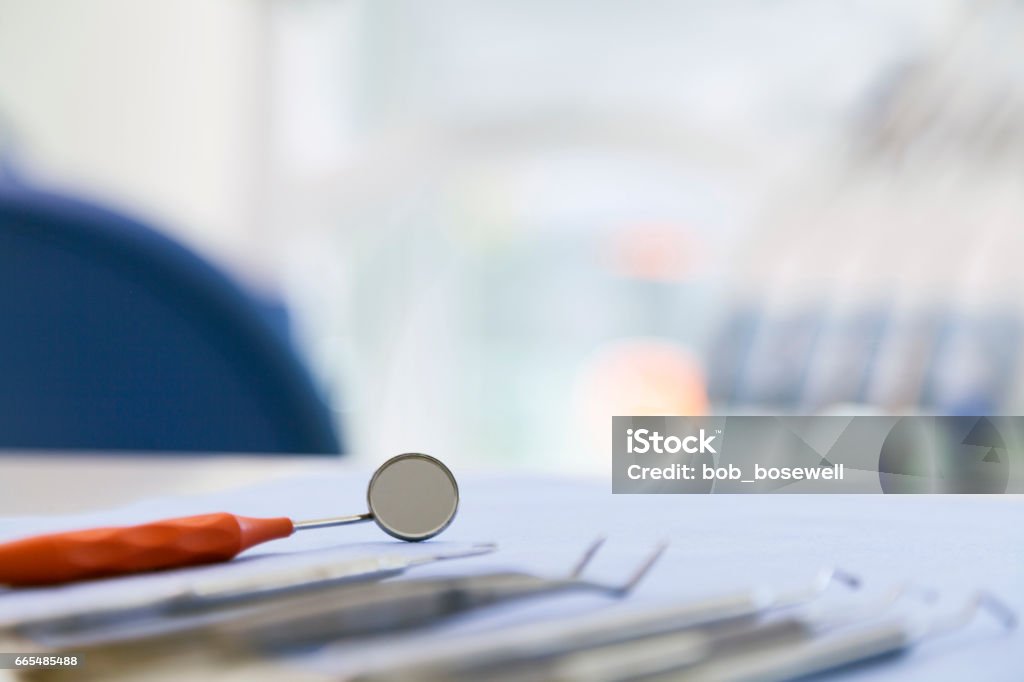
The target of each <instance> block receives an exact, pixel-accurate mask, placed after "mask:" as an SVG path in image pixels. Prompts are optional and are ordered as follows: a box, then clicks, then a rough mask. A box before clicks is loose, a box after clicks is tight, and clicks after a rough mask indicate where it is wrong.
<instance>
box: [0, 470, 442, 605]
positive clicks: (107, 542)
mask: <svg viewBox="0 0 1024 682" xmlns="http://www.w3.org/2000/svg"><path fill="white" fill-rule="evenodd" d="M366 504H367V506H368V507H369V511H368V512H366V513H363V514H356V515H352V516H339V517H335V518H329V519H317V520H311V521H292V520H291V519H289V518H286V517H276V518H262V519H258V518H250V517H243V516H236V515H234V514H227V513H223V512H221V513H216V514H205V515H201V516H190V517H184V518H180V519H167V520H163V521H153V522H150V523H147V524H142V525H138V526H126V527H118V528H94V529H91V530H80V531H70V532H65V533H51V534H48V535H39V536H35V537H30V538H25V539H22V540H14V541H12V542H8V543H6V544H3V545H0V583H2V584H6V585H11V586H30V585H52V584H56V583H64V582H70V581H74V580H84V579H89V578H100V577H107V576H115V575H124V574H128V573H136V572H140V571H154V570H160V569H167V568H179V567H182V566H192V565H197V564H208V563H214V562H219V561H227V560H229V559H232V558H234V557H235V556H236V555H238V554H239V553H241V552H243V551H245V550H247V549H249V548H251V547H254V546H255V545H258V544H261V543H264V542H268V541H270V540H276V539H279V538H285V537H288V536H290V535H291V534H292V533H294V532H296V531H300V530H311V529H318V528H329V527H332V526H344V525H348V524H353V523H362V522H366V521H374V522H375V523H376V524H377V525H378V526H379V527H380V528H381V530H383V531H384V532H385V533H387V534H388V535H391V536H392V537H395V538H398V539H399V540H406V541H408V542H419V541H421V540H426V539H428V538H432V537H434V536H435V535H437V534H438V533H440V532H442V531H443V530H444V529H445V528H447V527H448V525H449V524H450V523H451V522H452V519H454V518H455V513H456V511H457V510H458V506H459V488H458V484H457V483H456V482H455V476H454V475H452V472H451V471H449V470H448V467H446V466H445V465H444V464H442V463H441V462H440V461H438V460H437V459H434V458H433V457H430V456H429V455H424V454H420V453H406V454H403V455H397V456H395V457H392V458H391V459H389V460H388V461H386V462H384V464H382V465H380V467H379V468H378V469H377V471H376V472H375V473H374V474H373V477H372V478H371V479H370V483H369V485H368V486H367V491H366Z"/></svg>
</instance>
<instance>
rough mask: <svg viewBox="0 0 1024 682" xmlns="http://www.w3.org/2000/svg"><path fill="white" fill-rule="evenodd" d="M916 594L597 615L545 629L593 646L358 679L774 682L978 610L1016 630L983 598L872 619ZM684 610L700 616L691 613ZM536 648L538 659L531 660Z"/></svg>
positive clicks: (930, 632) (437, 663) (509, 652)
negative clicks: (663, 615) (813, 607)
mask: <svg viewBox="0 0 1024 682" xmlns="http://www.w3.org/2000/svg"><path fill="white" fill-rule="evenodd" d="M914 592H915V590H914V589H912V588H909V587H907V586H903V587H900V588H897V589H894V590H891V591H889V592H888V593H887V594H885V595H883V596H882V597H881V598H880V599H877V600H875V601H873V602H872V601H868V602H866V603H863V602H862V603H856V604H853V605H844V606H841V607H836V606H829V607H827V608H822V609H819V610H818V611H817V612H814V611H808V612H799V611H792V610H790V612H789V613H788V614H787V615H782V616H781V617H769V616H770V613H769V612H770V611H773V610H774V608H763V609H758V611H757V612H756V614H751V615H750V616H741V617H736V616H731V615H728V614H727V613H726V612H722V613H719V614H717V615H714V613H713V612H710V613H706V614H703V615H701V616H698V617H697V618H694V619H692V620H689V621H687V620H686V619H681V620H676V621H675V622H672V619H668V620H666V621H663V622H662V625H663V626H665V627H662V628H648V629H647V630H644V629H643V628H641V629H640V630H639V631H638V630H635V629H631V627H630V625H631V621H632V623H633V624H635V623H641V622H642V621H641V618H642V615H643V614H633V616H632V618H630V616H629V615H626V616H622V615H611V616H603V617H597V618H592V619H590V622H589V623H577V624H576V625H575V626H573V625H572V624H565V623H563V624H560V625H561V627H560V628H559V629H556V628H553V627H549V628H547V631H548V633H547V634H549V635H551V636H553V637H554V638H556V639H560V640H561V641H562V642H563V643H568V642H570V641H572V640H573V638H574V637H578V636H579V635H580V634H583V633H586V634H588V635H590V636H591V637H592V636H593V634H594V633H598V632H603V635H604V641H599V639H594V638H592V639H591V640H590V644H591V646H587V645H585V644H584V645H577V646H565V647H564V648H559V647H558V646H557V645H554V646H553V645H551V644H550V642H544V641H543V640H541V639H539V638H536V637H535V636H531V635H530V634H529V633H528V632H526V631H525V630H524V631H523V632H521V633H515V632H513V633H505V636H504V637H502V636H497V637H492V639H493V640H494V641H492V642H491V643H490V644H489V645H488V647H487V648H486V649H484V648H483V647H481V649H480V650H473V649H472V647H470V650H469V651H468V652H466V651H462V652H459V649H458V647H457V646H456V647H453V648H452V649H451V650H450V651H448V652H446V653H444V654H443V655H442V656H437V657H434V658H433V659H431V658H430V657H424V658H423V659H421V660H419V661H417V662H416V663H415V664H404V665H402V666H397V667H391V668H385V669H382V670H378V671H373V672H367V673H366V674H365V675H362V676H359V678H358V679H359V680H360V681H361V682H390V681H393V680H402V679H419V680H474V679H488V680H495V681H501V682H527V681H533V680H547V681H552V682H554V681H558V682H569V681H579V682H584V681H586V682H626V681H627V680H639V679H643V680H693V681H694V682H712V681H714V682H755V681H757V682H781V681H782V680H788V679H793V678H797V677H803V676H805V675H809V674H812V673H818V672H825V671H828V670H832V669H834V668H838V667H841V666H844V665H848V664H851V663H854V662H858V661H865V660H870V659H874V658H877V657H881V656H883V655H884V654H887V653H894V652H896V651H900V650H903V649H907V648H910V647H912V646H915V645H916V644H918V643H919V642H921V641H923V640H925V639H927V638H930V637H933V636H938V635H941V634H944V633H947V632H951V631H953V630H955V629H957V628H959V627H963V626H964V625H966V623H967V622H969V620H970V619H971V618H972V617H973V615H974V613H975V612H976V611H977V610H978V609H979V608H986V609H987V610H989V611H991V612H992V613H993V614H994V615H995V616H996V617H997V618H998V619H999V621H1000V622H1001V623H1002V624H1003V626H1004V627H1006V628H1007V629H1012V628H1013V627H1014V625H1015V616H1014V614H1013V613H1012V612H1011V611H1010V610H1009V608H1008V607H1006V606H1005V605H1004V604H1002V603H1001V602H1000V601H999V600H998V599H996V598H995V597H993V596H992V595H989V594H985V593H980V594H978V595H976V596H975V597H974V598H973V599H972V600H971V601H970V603H969V604H968V605H967V606H966V607H965V608H963V609H961V610H959V611H957V612H956V613H954V614H951V615H943V616H921V615H914V614H909V615H906V616H902V617H898V618H891V619H887V620H884V621H878V618H879V617H880V616H882V615H884V612H885V611H886V610H888V609H890V608H892V607H893V606H894V605H895V604H896V602H897V601H898V600H899V598H900V597H902V596H905V595H908V594H912V593H914ZM921 594H922V596H925V597H927V598H928V600H929V601H930V600H931V598H932V597H933V596H934V595H933V594H932V593H931V592H930V591H924V592H923V593H921ZM813 596H816V595H815V593H814V592H808V593H807V594H806V595H805V601H810V599H812V598H813ZM796 605H798V604H796V603H794V604H792V606H796ZM685 609H686V607H685V606H684V607H682V608H681V609H679V611H678V613H679V614H680V615H681V614H683V613H685V612H686V610H685ZM692 613H693V615H697V614H699V613H700V611H699V609H696V608H694V610H693V612H692ZM762 617H763V618H762ZM655 623H658V621H657V620H656V619H652V620H651V621H649V622H648V625H651V624H655ZM531 640H532V641H531ZM545 647H546V650H545ZM538 649H539V650H540V651H541V652H543V653H541V654H540V655H538V653H537V650H538ZM485 652H486V653H485Z"/></svg>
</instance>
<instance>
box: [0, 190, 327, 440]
mask: <svg viewBox="0 0 1024 682" xmlns="http://www.w3.org/2000/svg"><path fill="white" fill-rule="evenodd" d="M0 447H10V448H47V449H98V450H139V451H146V450H162V451H178V452H198V451H203V452H242V451H244V452H267V453H270V452H290V453H338V452H340V450H341V448H340V445H339V440H338V437H337V436H336V434H335V432H334V429H333V426H332V419H331V415H330V412H329V410H328V409H327V407H326V405H325V404H324V403H323V402H322V401H321V399H320V398H319V397H318V395H317V393H316V391H315V390H314V387H313V384H312V382H311V381H310V378H309V376H308V374H307V373H306V371H305V369H304V368H303V366H302V364H301V363H300V362H299V361H298V359H297V357H296V356H295V354H294V353H293V351H292V349H291V348H290V346H289V344H288V342H287V340H286V338H284V335H283V334H282V333H281V332H280V331H275V330H274V328H273V326H272V325H271V324H270V322H269V318H268V317H267V316H265V315H263V314H262V313H261V311H260V309H259V306H258V305H257V304H256V302H255V301H254V300H253V299H252V298H250V297H249V296H247V295H246V294H245V293H244V292H243V291H242V290H241V289H239V288H238V287H237V286H236V285H234V284H233V283H232V282H230V281H229V280H228V279H227V278H226V277H225V276H224V275H222V274H221V273H220V272H218V271H217V270H215V269H214V268H213V267H211V266H210V265H209V264H207V263H206V262H205V261H203V260H201V259H200V258H199V257H197V256H196V255H195V254H193V253H192V252H190V251H188V250H186V249H185V248H183V247H182V246H180V245H178V244H177V243H175V242H173V241H171V240H170V239H168V238H166V237H164V236H162V235H160V234H158V233H157V232H154V231H153V230H150V229H148V228H147V227H145V226H143V225H141V224H139V223H138V222H136V221H134V220H132V219H129V218H127V217H124V216H122V215H119V214H117V213H114V212H111V211H108V210H105V209H102V208H100V207H97V206H94V205H91V204H87V203H84V202H81V201H77V200H73V199H69V198H66V197H62V196H56V195H53V194H46V193H42V192H38V191H34V190H27V189H24V188H19V187H13V186H10V185H7V186H4V185H0Z"/></svg>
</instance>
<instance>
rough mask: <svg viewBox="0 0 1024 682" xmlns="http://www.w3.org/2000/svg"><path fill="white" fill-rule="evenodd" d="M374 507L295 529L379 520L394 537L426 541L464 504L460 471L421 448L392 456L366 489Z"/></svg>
mask: <svg viewBox="0 0 1024 682" xmlns="http://www.w3.org/2000/svg"><path fill="white" fill-rule="evenodd" d="M366 506H367V507H368V508H369V510H370V511H369V512H367V513H366V514H358V515H356V516H343V517H338V518H333V519H323V520H318V521H301V522H298V523H295V524H294V525H295V530H297V531H299V530H306V529H311V528H325V527H328V526H341V525H346V524H349V523H359V522H362V521H371V520H372V521H374V522H375V523H376V524H377V525H378V526H379V527H380V529H381V530H383V531H384V532H385V533H387V534H388V535H390V536H391V537H394V538H398V539H399V540H405V541H407V542H420V541H422V540H427V539H429V538H432V537H434V536H435V535H437V534H438V533H440V532H441V531H443V530H444V529H445V528H447V527H448V526H449V524H451V522H452V519H454V518H455V512H456V511H457V510H458V508H459V486H458V484H457V483H456V482H455V476H453V475H452V472H451V471H450V470H449V469H448V467H446V466H445V465H444V464H442V463H441V462H440V461H439V460H437V459H435V458H433V457H431V456H430V455H424V454H422V453H419V452H407V453H405V454H403V455H397V456H395V457H392V458H391V459H389V460H388V461H386V462H384V463H383V464H381V465H380V467H379V468H378V469H377V471H376V472H375V473H374V474H373V478H371V479H370V485H369V486H368V487H367V489H366Z"/></svg>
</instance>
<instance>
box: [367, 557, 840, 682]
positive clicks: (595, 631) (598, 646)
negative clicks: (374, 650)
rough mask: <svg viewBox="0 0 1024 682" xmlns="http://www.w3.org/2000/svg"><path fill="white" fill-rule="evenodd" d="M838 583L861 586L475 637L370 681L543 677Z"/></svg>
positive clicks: (822, 579)
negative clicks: (591, 657)
mask: <svg viewBox="0 0 1024 682" xmlns="http://www.w3.org/2000/svg"><path fill="white" fill-rule="evenodd" d="M833 583H839V584H841V585H844V586H845V587H848V588H857V587H859V586H860V581H859V579H858V578H857V577H856V576H853V575H850V574H849V573H846V572H845V571H841V570H837V569H828V570H823V571H821V572H820V573H819V574H818V575H817V576H816V577H815V578H814V580H813V581H811V582H809V583H808V584H807V585H804V586H801V587H798V588H796V589H788V590H786V589H783V590H773V589H769V588H760V589H753V590H743V591H739V592H736V593H732V594H725V595H720V596H713V597H707V598H704V599H700V600H697V601H694V602H684V603H682V604H670V605H667V606H662V607H660V608H648V609H643V610H638V611H632V612H627V613H610V614H603V615H600V616H595V615H592V614H588V615H587V616H586V617H585V618H573V619H568V620H556V621H552V622H548V623H539V624H537V623H535V624H530V625H529V626H524V627H518V628H510V629H508V630H505V631H504V632H502V633H500V634H498V635H490V636H479V637H476V638H467V639H463V640H460V641H459V642H456V643H454V644H453V645H452V646H449V647H447V648H442V649H441V650H440V651H438V652H433V653H432V654H430V655H428V656H426V657H423V658H418V659H414V660H412V661H409V662H407V663H405V664H403V665H401V666H392V667H389V668H387V669H385V670H383V671H380V672H379V673H368V674H367V675H366V678H367V679H368V680H369V679H373V680H377V679H381V680H399V679H406V678H409V677H411V676H419V677H424V678H429V679H446V678H453V677H466V678H474V677H477V678H480V677H487V678H491V677H495V676H498V675H502V674H509V673H510V671H511V672H513V673H515V674H517V675H518V674H524V673H531V674H539V673H538V671H539V670H544V669H548V668H547V666H549V665H550V666H557V665H559V662H560V661H562V660H563V659H564V657H567V656H574V655H579V654H585V653H586V652H588V651H599V650H602V649H604V648H606V647H617V646H627V647H628V646H630V644H631V643H633V642H636V641H638V640H646V639H648V638H658V637H661V636H665V635H672V634H677V633H680V632H689V631H691V630H692V629H694V628H698V627H706V626H711V625H722V624H731V625H743V624H746V625H750V624H753V623H756V622H758V621H759V620H760V619H761V618H762V617H763V616H765V615H767V614H770V613H773V612H775V611H780V610H786V609H792V608H794V607H797V606H801V605H804V604H808V603H810V602H812V601H814V600H816V599H817V598H818V597H820V596H821V595H822V594H823V593H824V592H825V590H826V589H827V588H828V587H829V586H830V585H832V584H833Z"/></svg>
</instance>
